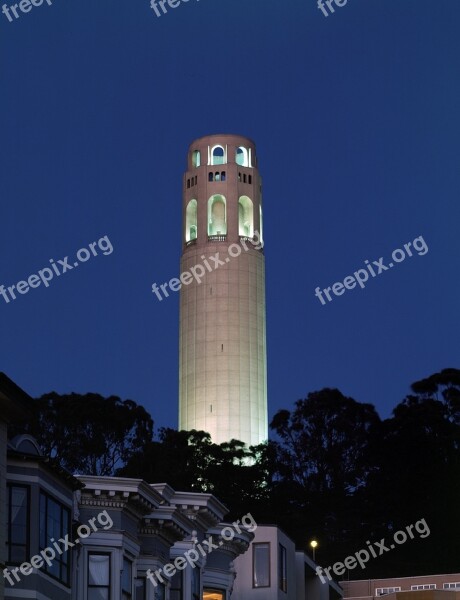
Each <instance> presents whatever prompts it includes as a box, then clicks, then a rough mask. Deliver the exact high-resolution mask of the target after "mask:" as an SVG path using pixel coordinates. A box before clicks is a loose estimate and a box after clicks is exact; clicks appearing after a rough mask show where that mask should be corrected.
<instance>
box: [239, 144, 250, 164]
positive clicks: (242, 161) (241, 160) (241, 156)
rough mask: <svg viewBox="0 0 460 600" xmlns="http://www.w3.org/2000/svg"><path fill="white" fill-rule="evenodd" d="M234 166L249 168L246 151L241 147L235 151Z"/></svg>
mask: <svg viewBox="0 0 460 600" xmlns="http://www.w3.org/2000/svg"><path fill="white" fill-rule="evenodd" d="M236 164H237V165H241V166H242V167H249V160H248V151H247V149H246V148H244V147H243V146H240V147H239V148H237V149H236Z"/></svg>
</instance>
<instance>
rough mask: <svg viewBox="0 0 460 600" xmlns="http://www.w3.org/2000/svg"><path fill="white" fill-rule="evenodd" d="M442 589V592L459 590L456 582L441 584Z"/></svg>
mask: <svg viewBox="0 0 460 600" xmlns="http://www.w3.org/2000/svg"><path fill="white" fill-rule="evenodd" d="M442 589H443V590H460V582H459V581H457V582H456V583H443V584H442Z"/></svg>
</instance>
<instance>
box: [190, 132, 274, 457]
mask: <svg viewBox="0 0 460 600" xmlns="http://www.w3.org/2000/svg"><path fill="white" fill-rule="evenodd" d="M182 231H183V235H182V244H183V250H182V258H181V273H182V274H183V273H185V272H187V271H190V270H191V269H193V268H195V270H194V271H195V272H197V271H198V273H197V277H199V275H200V274H202V277H201V283H198V282H197V280H196V278H194V279H193V280H192V281H191V282H190V281H189V278H188V277H185V276H183V285H182V287H181V290H180V359H179V429H186V430H190V429H198V430H204V431H207V432H209V433H210V434H211V437H212V440H213V441H214V442H215V443H218V444H219V443H221V442H228V441H230V440H231V439H239V440H242V441H243V442H245V443H246V444H247V445H248V446H249V445H255V444H259V443H261V442H263V441H265V440H267V438H268V425H267V358H266V335H265V259H264V254H263V249H262V247H263V242H261V240H263V237H262V233H263V232H262V183H261V178H260V175H259V171H258V169H257V156H256V149H255V145H254V143H253V142H252V141H251V140H249V139H247V138H245V137H241V136H237V135H211V136H207V137H203V138H200V139H198V140H195V141H194V142H193V143H192V144H191V146H190V148H189V153H188V164H187V171H186V173H185V175H184V181H183V228H182ZM217 261H219V262H217ZM190 279H191V277H190ZM185 281H187V284H185V283H184V282H185Z"/></svg>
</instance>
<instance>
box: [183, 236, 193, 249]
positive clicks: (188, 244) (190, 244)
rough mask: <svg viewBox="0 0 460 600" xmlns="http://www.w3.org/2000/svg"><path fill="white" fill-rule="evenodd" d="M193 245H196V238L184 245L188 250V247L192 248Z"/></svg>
mask: <svg viewBox="0 0 460 600" xmlns="http://www.w3.org/2000/svg"><path fill="white" fill-rule="evenodd" d="M193 244H196V238H195V239H193V240H189V241H188V242H185V245H186V247H187V248H188V246H192V245H193Z"/></svg>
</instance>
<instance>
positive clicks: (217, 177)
mask: <svg viewBox="0 0 460 600" xmlns="http://www.w3.org/2000/svg"><path fill="white" fill-rule="evenodd" d="M214 181H220V173H216V174H215V175H214Z"/></svg>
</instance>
